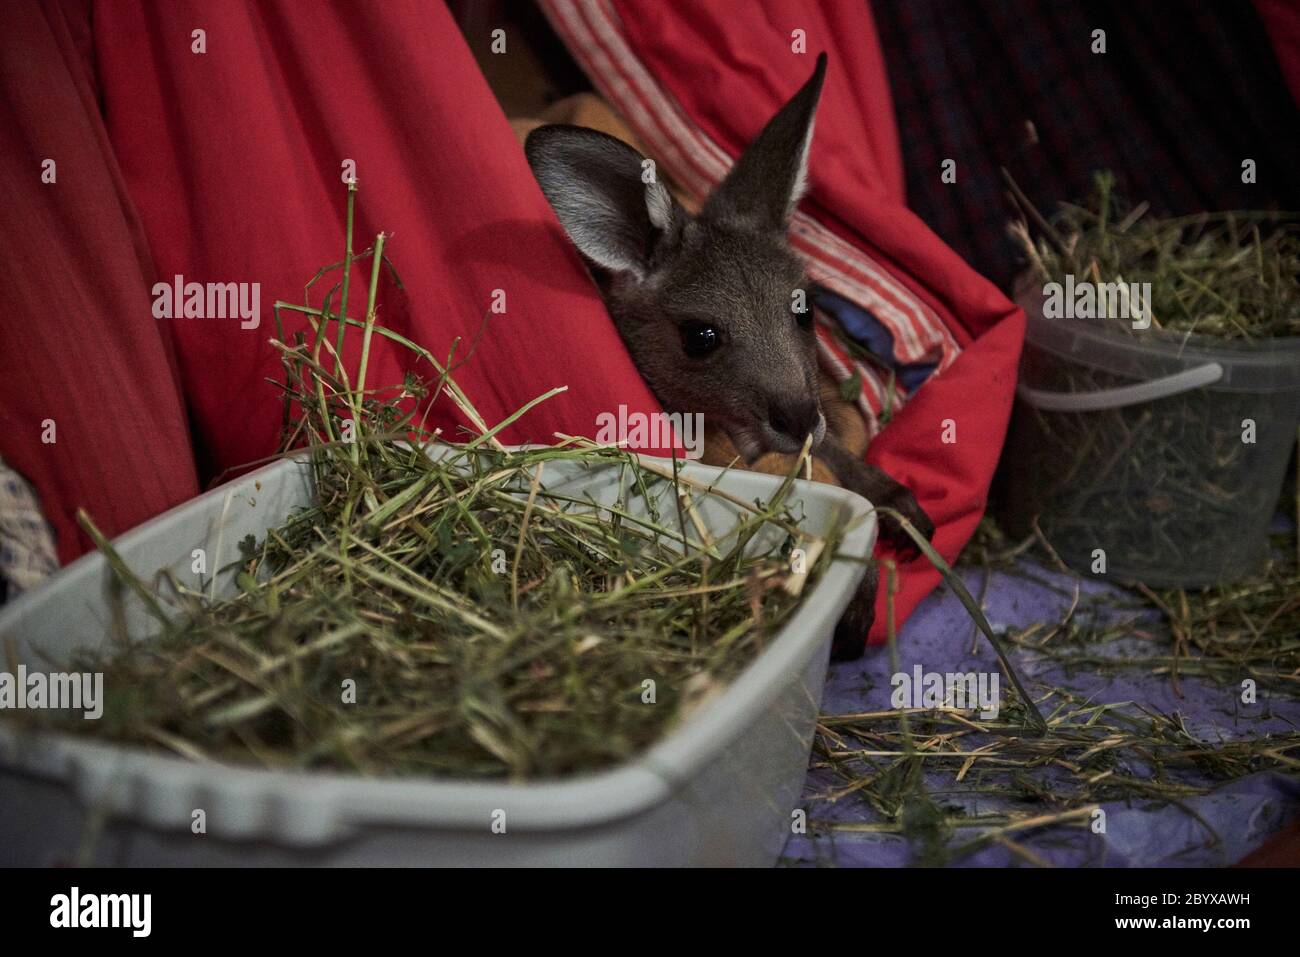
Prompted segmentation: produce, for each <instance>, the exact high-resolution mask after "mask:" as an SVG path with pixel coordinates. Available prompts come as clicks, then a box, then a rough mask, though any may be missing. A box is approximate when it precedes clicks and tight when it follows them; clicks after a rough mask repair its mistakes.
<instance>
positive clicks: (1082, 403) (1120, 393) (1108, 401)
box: [1016, 362, 1223, 412]
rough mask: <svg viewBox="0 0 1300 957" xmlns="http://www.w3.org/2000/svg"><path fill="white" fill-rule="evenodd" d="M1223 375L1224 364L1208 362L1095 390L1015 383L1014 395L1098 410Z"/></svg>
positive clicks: (1051, 408)
mask: <svg viewBox="0 0 1300 957" xmlns="http://www.w3.org/2000/svg"><path fill="white" fill-rule="evenodd" d="M1222 378H1223V366H1221V365H1219V364H1218V363H1217V362H1207V363H1206V364H1205V365H1203V366H1194V367H1193V368H1191V369H1184V370H1183V371H1182V372H1176V373H1174V374H1173V375H1167V376H1164V377H1162V378H1159V379H1152V380H1151V381H1150V382H1138V383H1136V384H1134V385H1123V386H1119V387H1117V388H1114V389H1099V390H1098V391H1096V392H1051V391H1049V390H1046V389H1034V388H1031V387H1030V386H1027V385H1025V384H1024V383H1023V382H1022V383H1020V384H1019V385H1017V386H1016V395H1018V396H1020V398H1022V399H1024V400H1025V401H1026V402H1028V403H1029V404H1030V405H1032V406H1034V407H1035V408H1038V409H1044V410H1046V411H1048V412H1099V411H1101V410H1103V409H1118V408H1121V407H1123V406H1126V405H1138V404H1140V403H1143V402H1154V401H1155V400H1156V399H1166V398H1168V397H1169V396H1171V395H1178V393H1180V392H1190V391H1191V390H1192V389H1199V388H1201V387H1202V386H1207V385H1213V384H1214V383H1216V382H1218V381H1219V380H1220V379H1222Z"/></svg>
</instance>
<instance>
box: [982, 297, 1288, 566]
mask: <svg viewBox="0 0 1300 957" xmlns="http://www.w3.org/2000/svg"><path fill="white" fill-rule="evenodd" d="M1017 301H1018V302H1019V303H1020V305H1021V306H1022V307H1023V308H1024V309H1025V313H1026V316H1027V317H1028V328H1027V331H1026V336H1025V348H1024V354H1023V356H1022V358H1021V363H1020V384H1019V386H1018V388H1017V402H1016V409H1015V413H1014V416H1013V419H1012V425H1011V432H1010V435H1009V438H1008V443H1007V454H1006V460H1005V461H1006V465H1005V467H1004V475H1003V482H1002V495H1001V499H1002V503H1001V510H1000V511H1001V517H1002V520H1003V522H1004V524H1005V525H1006V526H1007V527H1008V529H1009V530H1010V531H1011V532H1012V533H1013V534H1016V535H1023V534H1026V533H1028V532H1029V531H1030V529H1032V526H1033V522H1034V520H1035V519H1036V520H1037V522H1038V526H1039V528H1040V529H1041V530H1042V532H1043V534H1044V536H1045V537H1046V539H1047V540H1048V542H1050V543H1051V545H1052V547H1053V548H1054V549H1055V550H1056V551H1057V553H1058V554H1059V555H1060V556H1061V558H1062V559H1063V560H1064V561H1065V562H1066V563H1067V564H1068V565H1070V566H1071V567H1072V568H1074V569H1076V570H1077V571H1080V572H1084V573H1089V572H1091V573H1094V574H1103V573H1104V574H1106V575H1109V576H1113V577H1116V578H1120V579H1124V580H1131V581H1140V582H1144V583H1147V584H1151V585H1162V586H1185V587H1191V586H1198V585H1207V584H1211V583H1215V582H1224V581H1230V580H1233V579H1237V578H1242V577H1245V576H1248V575H1250V574H1252V573H1253V572H1255V571H1256V570H1258V568H1259V565H1260V563H1261V562H1262V560H1263V558H1264V557H1265V554H1266V549H1267V540H1268V525H1269V522H1270V520H1271V518H1272V516H1273V514H1274V511H1275V509H1276V508H1277V503H1278V497H1279V494H1280V492H1281V487H1282V481H1283V477H1284V475H1285V471H1286V465H1287V460H1288V457H1289V456H1290V452H1291V449H1292V447H1293V446H1294V445H1295V442H1296V428H1297V423H1298V422H1300V338H1286V339H1267V340H1259V341H1258V342H1254V343H1244V342H1236V341H1226V340H1222V339H1217V338H1209V337H1204V336H1192V335H1185V334H1175V333H1169V332H1164V331H1161V330H1155V329H1151V330H1147V331H1145V332H1143V333H1142V334H1141V335H1137V334H1134V333H1133V332H1131V331H1130V330H1129V329H1127V328H1125V327H1124V326H1123V325H1121V323H1122V322H1124V320H1117V319H1109V320H1085V319H1046V318H1044V317H1043V315H1042V309H1041V305H1042V300H1041V294H1039V291H1038V290H1037V289H1034V288H1033V287H1027V286H1025V285H1022V286H1021V292H1020V294H1019V295H1018V296H1017Z"/></svg>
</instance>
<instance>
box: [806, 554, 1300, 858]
mask: <svg viewBox="0 0 1300 957" xmlns="http://www.w3.org/2000/svg"><path fill="white" fill-rule="evenodd" d="M1023 567H1024V568H1025V569H1027V570H1030V571H1032V574H1033V575H1034V577H1035V578H1036V579H1038V580H1036V581H1034V580H1028V579H1026V578H1025V577H1023V576H1022V575H1020V574H1007V573H1003V572H992V573H990V578H989V581H988V584H987V588H984V587H983V586H984V574H985V573H984V572H983V571H981V570H964V571H963V580H964V581H965V583H966V586H967V588H968V589H969V590H970V592H971V593H972V594H973V595H975V596H979V594H980V592H981V590H983V591H984V593H985V594H984V601H983V607H984V609H985V613H986V615H987V616H988V618H989V621H990V623H991V624H992V625H993V628H994V630H995V631H998V632H1001V631H1003V630H1004V629H1006V628H1025V627H1028V626H1029V625H1031V624H1032V623H1034V622H1044V621H1045V622H1057V621H1060V620H1061V619H1062V618H1063V616H1064V615H1065V613H1066V611H1067V610H1068V609H1069V607H1070V604H1071V600H1072V597H1073V588H1074V582H1075V579H1073V578H1072V577H1071V576H1066V575H1062V574H1057V573H1055V572H1051V571H1048V570H1045V569H1043V568H1041V567H1039V566H1035V565H1032V564H1029V563H1025V564H1024V566H1023ZM1081 588H1082V597H1081V600H1080V602H1079V605H1078V607H1077V608H1076V610H1075V616H1076V617H1077V618H1080V619H1082V620H1087V616H1089V615H1096V616H1106V615H1115V614H1116V613H1117V612H1116V611H1115V607H1114V605H1115V599H1116V598H1117V596H1120V595H1121V592H1120V591H1119V590H1118V589H1116V588H1114V587H1113V586H1109V585H1105V584H1097V583H1095V582H1081ZM1132 614H1133V613H1132V612H1131V611H1129V612H1127V615H1128V617H1132ZM1101 620H1104V619H1101ZM1152 620H1153V621H1155V620H1156V619H1155V616H1154V615H1153V616H1152ZM973 627H974V626H973V624H972V622H971V619H970V616H969V615H968V614H967V612H966V610H965V609H964V608H963V607H962V605H961V603H960V602H959V601H958V599H957V597H956V595H954V594H953V593H952V592H951V591H949V590H948V589H946V588H941V589H940V590H938V591H937V592H935V593H934V594H933V595H931V596H930V597H929V598H928V599H927V600H926V601H925V602H924V603H923V604H922V605H921V606H920V607H919V608H918V609H917V611H916V612H915V613H914V614H913V615H912V617H911V618H910V619H909V620H908V622H907V624H906V626H905V627H904V628H903V630H902V632H901V634H900V636H899V640H898V648H899V667H900V669H901V670H902V671H904V672H909V673H910V672H911V671H912V670H913V667H914V666H915V665H918V664H919V665H920V666H921V667H922V669H923V670H924V671H926V672H941V673H942V672H968V671H970V672H979V671H984V672H993V671H996V670H997V661H996V658H995V657H994V654H993V651H992V649H991V647H990V646H989V643H988V642H987V641H986V640H985V639H984V638H983V637H982V636H981V637H980V639H979V642H978V644H977V645H975V651H974V653H972V651H971V648H972V642H973V634H974V632H973ZM1106 648H1107V649H1109V650H1108V651H1107V652H1106V653H1109V654H1124V653H1125V652H1126V651H1128V652H1131V651H1132V650H1133V648H1132V647H1129V648H1126V647H1125V645H1124V643H1123V642H1117V643H1115V644H1111V645H1107V646H1106ZM1145 653H1146V654H1148V655H1149V654H1150V647H1149V644H1148V646H1147V648H1146V651H1145ZM1012 660H1013V663H1014V665H1015V667H1016V669H1017V671H1018V672H1019V674H1020V676H1021V678H1022V680H1023V681H1025V682H1026V684H1027V685H1028V689H1029V691H1030V693H1031V694H1032V695H1033V696H1034V697H1036V698H1037V697H1039V696H1040V695H1042V694H1043V693H1045V691H1046V690H1047V688H1048V687H1051V686H1055V687H1062V688H1066V689H1069V690H1070V691H1072V692H1075V693H1079V694H1082V695H1084V696H1087V697H1089V698H1090V699H1091V700H1092V702H1093V703H1098V704H1100V703H1104V702H1134V703H1136V704H1142V705H1144V706H1146V707H1147V708H1148V709H1149V710H1152V711H1157V712H1160V713H1163V714H1175V713H1176V714H1178V715H1180V716H1181V717H1182V719H1183V722H1184V726H1185V728H1186V730H1187V731H1188V733H1189V734H1191V735H1193V736H1195V737H1196V738H1198V739H1200V740H1204V741H1223V740H1228V739H1231V738H1234V737H1246V736H1249V737H1258V736H1262V735H1264V734H1268V733H1274V732H1282V731H1294V730H1295V729H1296V727H1297V724H1300V703H1298V702H1296V701H1294V700H1288V699H1286V698H1283V697H1281V696H1271V695H1270V694H1269V692H1268V690H1267V689H1265V688H1263V687H1261V688H1260V689H1259V691H1258V701H1257V702H1256V703H1255V704H1243V703H1242V701H1241V689H1240V687H1239V686H1237V685H1220V684H1215V683H1214V682H1212V681H1207V680H1204V679H1199V678H1194V677H1188V676H1184V677H1182V678H1181V680H1180V690H1181V692H1182V696H1181V697H1179V696H1178V695H1177V694H1175V692H1174V689H1173V686H1172V683H1171V681H1170V679H1169V676H1168V675H1154V674H1150V673H1147V672H1144V671H1142V670H1141V669H1125V670H1122V671H1120V672H1118V673H1106V674H1101V673H1098V672H1096V671H1084V670H1082V669H1077V668H1076V669H1073V670H1069V669H1067V668H1064V667H1062V666H1061V665H1059V664H1056V663H1053V662H1051V661H1049V660H1046V659H1043V658H1041V657H1036V656H1034V655H1032V654H1031V653H1029V652H1021V651H1017V652H1015V653H1013V655H1012ZM892 674H893V669H892V668H891V666H890V656H889V652H888V650H887V649H884V648H873V649H870V650H869V651H868V653H867V655H866V657H864V658H863V659H861V660H860V661H854V662H848V663H845V664H839V665H834V666H832V668H831V672H830V675H829V677H828V679H827V684H826V691H825V697H824V700H823V704H822V710H823V713H825V714H843V713H849V712H858V711H874V710H884V709H888V708H890V707H891V703H890V696H891V690H892V689H891V682H890V676H891V675H892ZM1002 685H1003V688H1002V698H1003V701H1006V700H1009V699H1010V698H1011V697H1012V694H1013V693H1012V692H1011V691H1010V690H1009V684H1008V683H1007V682H1006V681H1005V679H1004V680H1003V682H1002ZM1139 770H1140V769H1139ZM1060 773H1061V774H1064V773H1065V772H1060ZM1035 774H1036V776H1038V775H1039V773H1038V772H1035ZM950 780H951V776H950V775H948V776H945V775H942V774H938V775H936V774H928V775H927V777H926V782H927V785H929V786H930V787H931V788H932V789H933V788H935V787H937V786H939V785H940V784H941V782H946V781H950ZM1053 780H1054V777H1053V774H1052V773H1051V772H1050V771H1044V772H1042V773H1041V781H1042V783H1043V784H1044V785H1045V786H1047V787H1050V785H1051V782H1052V781H1053ZM1182 780H1191V781H1193V782H1195V781H1197V779H1195V778H1190V779H1189V778H1187V777H1186V776H1184V777H1183V778H1182ZM1205 780H1206V779H1202V782H1204V781H1205ZM833 781H834V778H833V777H831V776H830V774H829V772H825V771H817V770H814V771H811V772H810V773H809V776H808V781H807V784H806V786H805V795H804V801H803V803H802V807H804V808H805V809H806V811H807V814H808V818H809V828H808V834H807V835H795V836H793V837H792V838H791V839H790V841H789V842H788V844H787V845H786V850H785V862H786V863H788V864H802V865H816V864H833V865H840V866H854V867H888V866H898V865H905V864H909V863H912V862H913V861H914V853H913V850H912V848H910V847H909V845H908V843H907V841H906V840H905V839H904V838H902V837H900V836H898V835H893V834H879V833H871V832H861V831H849V830H844V829H833V828H825V827H818V826H817V822H819V821H821V822H831V821H834V822H841V823H843V822H872V821H878V820H879V818H878V817H877V816H876V814H875V812H874V811H873V810H872V809H871V808H870V807H869V806H868V805H867V804H866V802H865V801H862V800H859V799H856V798H854V797H853V796H852V795H850V796H848V797H844V798H841V799H840V800H839V801H837V802H834V803H831V802H829V801H827V800H825V799H824V798H820V797H819V795H824V794H825V792H826V791H827V786H828V785H829V784H831V783H832V782H833ZM1202 782H1198V783H1202ZM938 800H939V801H940V802H941V803H944V804H957V805H961V806H963V807H964V808H965V809H966V812H967V813H968V814H986V813H990V812H997V811H1000V810H1007V809H1009V808H1010V807H1012V806H1013V805H1012V804H1011V802H1010V801H1008V800H1006V799H1002V798H998V797H997V796H990V795H989V794H987V793H981V794H979V795H971V796H962V795H954V794H953V793H952V792H951V791H949V792H946V793H944V794H943V795H942V796H941V797H940V798H939V799H938ZM1035 808H1036V809H1038V810H1041V811H1044V812H1046V811H1047V810H1049V808H1047V807H1045V806H1042V805H1025V804H1019V805H1018V809H1019V810H1021V811H1022V812H1023V811H1024V810H1032V809H1035ZM1102 808H1103V809H1104V810H1105V812H1106V832H1105V833H1104V834H1094V833H1092V831H1091V830H1090V829H1088V828H1083V827H1053V828H1048V829H1044V830H1043V831H1042V832H1031V833H1021V834H1017V835H1016V842H1017V843H1018V844H1019V845H1021V846H1023V847H1025V848H1027V849H1028V850H1029V851H1031V852H1032V853H1033V854H1034V855H1037V856H1038V857H1040V858H1042V859H1044V860H1046V861H1048V862H1050V863H1052V864H1055V865H1060V866H1111V867H1144V866H1145V867H1151V866H1191V865H1223V864H1231V863H1234V862H1235V861H1237V860H1239V859H1240V858H1241V857H1243V856H1244V855H1245V854H1246V853H1248V852H1249V851H1251V850H1252V849H1254V848H1255V847H1257V846H1258V845H1259V844H1260V843H1261V842H1262V841H1263V840H1264V838H1265V837H1267V836H1268V835H1269V834H1271V833H1273V832H1274V831H1276V830H1278V829H1279V828H1280V827H1282V826H1283V825H1284V824H1286V823H1287V822H1288V821H1289V820H1290V819H1291V818H1292V817H1293V816H1295V815H1296V814H1297V813H1300V781H1297V780H1296V779H1295V778H1292V777H1288V776H1286V775H1283V774H1280V773H1267V772H1266V773H1259V774H1255V775H1252V776H1250V777H1245V778H1241V779H1239V780H1236V781H1232V782H1230V783H1227V784H1224V785H1223V786H1221V787H1219V788H1218V789H1216V790H1215V791H1213V792H1212V793H1209V794H1206V795H1202V796H1196V797H1188V798H1184V799H1182V800H1181V801H1180V802H1178V804H1177V805H1168V804H1166V805H1164V806H1158V805H1157V804H1156V803H1154V802H1147V801H1128V802H1124V801H1117V802H1111V803H1107V804H1103V805H1102ZM962 831H963V832H965V833H959V834H958V835H957V836H956V837H955V838H954V842H955V843H960V842H963V841H968V840H970V839H971V838H972V837H974V836H976V835H977V834H978V830H976V829H962ZM956 863H959V864H961V865H965V866H1004V865H1015V864H1021V863H1025V860H1024V858H1023V857H1021V856H1019V855H1016V854H1014V853H1013V852H1012V851H1011V850H1010V849H1007V848H1005V847H1003V846H998V845H995V846H991V847H987V848H984V849H982V850H979V851H977V852H975V853H973V854H969V855H967V856H965V857H964V858H962V859H961V860H960V861H957V862H956Z"/></svg>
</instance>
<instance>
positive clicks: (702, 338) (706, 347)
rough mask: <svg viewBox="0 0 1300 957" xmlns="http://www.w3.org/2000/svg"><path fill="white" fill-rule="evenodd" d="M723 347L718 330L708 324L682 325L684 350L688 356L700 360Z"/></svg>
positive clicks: (692, 323)
mask: <svg viewBox="0 0 1300 957" xmlns="http://www.w3.org/2000/svg"><path fill="white" fill-rule="evenodd" d="M720 345H722V337H721V336H719V335H718V330H717V329H715V328H714V327H713V326H711V325H709V324H708V323H707V322H685V323H682V348H683V349H685V350H686V354H687V355H688V356H692V357H694V358H699V357H700V356H707V355H708V354H709V353H710V352H712V351H713V350H714V349H716V348H718V346H720Z"/></svg>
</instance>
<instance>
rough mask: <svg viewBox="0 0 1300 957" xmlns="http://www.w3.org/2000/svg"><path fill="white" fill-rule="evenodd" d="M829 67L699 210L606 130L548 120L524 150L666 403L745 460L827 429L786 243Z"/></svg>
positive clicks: (794, 446) (821, 68) (803, 302)
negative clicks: (722, 434) (724, 437)
mask: <svg viewBox="0 0 1300 957" xmlns="http://www.w3.org/2000/svg"><path fill="white" fill-rule="evenodd" d="M825 71H826V57H825V54H822V55H821V56H820V57H819V58H818V60H817V67H816V69H815V71H814V72H813V75H812V78H811V79H809V80H808V82H807V83H806V84H805V85H804V87H803V88H802V89H801V90H800V91H799V92H798V93H796V94H795V95H794V97H793V98H792V99H791V100H790V101H789V102H788V103H786V104H785V105H784V106H783V107H781V109H780V110H779V111H778V112H777V113H776V115H775V116H773V117H772V119H771V120H769V121H768V123H767V125H766V126H765V127H764V128H763V131H762V132H761V133H759V135H758V137H757V139H755V140H754V142H753V143H752V144H751V145H750V147H749V148H748V149H747V150H746V151H745V152H744V153H743V154H742V155H741V157H740V159H739V160H737V161H736V164H735V166H734V167H732V169H731V172H730V173H729V174H728V175H727V178H726V179H725V180H724V181H723V182H722V183H721V184H720V185H719V186H718V188H717V189H716V190H714V192H713V194H712V195H710V196H709V198H708V200H707V201H706V202H705V204H704V206H703V207H702V208H701V210H700V212H699V215H697V216H691V215H689V214H688V213H687V212H686V211H685V210H684V209H682V207H681V206H680V205H679V204H678V203H677V202H676V200H675V199H673V197H672V194H671V193H669V191H668V190H667V188H666V187H665V186H664V185H663V184H662V183H661V182H659V180H658V178H657V177H656V176H655V175H654V167H653V165H651V164H650V163H649V162H648V161H647V160H646V159H645V158H644V157H643V156H641V154H639V153H637V152H636V151H635V150H633V149H632V148H631V147H630V146H628V145H627V144H625V143H623V142H621V141H620V140H617V139H614V138H613V137H610V136H607V135H606V134H604V133H599V132H596V131H594V130H588V129H583V128H580V127H574V126H543V127H540V128H538V129H536V130H534V131H533V132H532V133H531V134H530V135H529V137H528V141H527V144H526V147H525V148H526V151H527V154H528V161H529V163H530V164H531V165H532V168H533V172H534V173H535V174H536V176H537V180H538V182H539V183H540V184H541V187H542V191H543V192H544V193H545V194H546V198H547V199H548V200H550V203H551V205H552V206H553V207H554V208H555V212H556V214H557V215H558V217H559V220H560V223H561V224H562V225H563V226H564V229H565V231H566V232H567V233H568V234H569V237H570V238H571V239H572V240H573V242H574V245H576V246H577V247H578V249H579V250H580V251H581V252H582V253H583V255H584V256H585V257H586V258H587V260H588V261H589V262H590V263H591V265H592V267H593V272H594V273H595V275H596V278H597V281H598V282H599V283H600V287H601V291H602V293H603V295H604V298H605V302H606V304H607V305H608V307H609V311H610V314H611V315H612V316H613V317H614V320H615V322H616V323H617V324H618V330H619V333H620V334H621V335H622V337H623V340H624V342H626V343H627V346H628V350H629V352H631V354H632V358H633V360H634V361H635V362H636V364H637V367H638V368H639V369H640V370H641V374H642V375H643V376H645V379H646V381H647V382H648V383H649V384H650V387H651V388H652V389H653V390H654V392H655V395H656V396H658V398H659V401H660V402H661V403H662V404H663V406H664V408H665V409H667V410H668V411H670V412H701V413H703V414H704V417H705V422H706V423H709V424H712V425H716V426H719V427H721V428H722V429H724V430H725V431H726V432H727V434H728V435H729V436H730V437H731V439H732V442H733V443H734V444H735V446H736V448H737V450H739V451H740V453H741V454H742V455H744V456H745V458H746V459H747V460H750V461H752V460H753V459H755V458H757V457H758V456H759V455H761V454H762V453H763V452H766V451H779V452H794V451H798V450H799V449H800V448H801V447H802V445H803V442H804V439H805V438H806V437H807V436H808V435H809V434H811V435H812V436H813V440H814V442H820V441H821V438H822V436H823V434H824V433H825V430H826V422H825V418H824V416H823V415H822V412H821V408H820V406H819V404H818V400H817V358H816V345H815V338H814V334H813V329H812V325H813V323H812V302H811V294H810V291H809V289H808V285H807V280H806V277H805V275H804V270H803V266H802V264H801V263H800V261H799V259H798V257H796V256H795V254H794V252H793V251H792V250H791V249H790V246H789V244H788V243H787V242H786V229H787V227H788V225H789V222H790V217H791V215H792V214H793V213H794V208H795V204H796V203H797V202H798V201H799V198H800V196H802V195H803V192H804V188H805V183H806V172H807V164H808V151H809V148H810V146H811V143H812V130H813V119H814V115H815V113H816V109H817V100H818V98H819V96H820V95H821V87H822V79H823V77H824V75H825Z"/></svg>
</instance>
